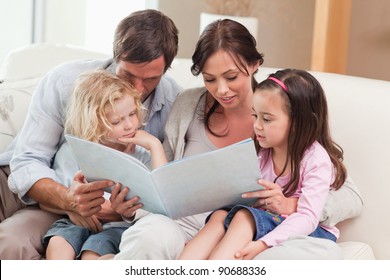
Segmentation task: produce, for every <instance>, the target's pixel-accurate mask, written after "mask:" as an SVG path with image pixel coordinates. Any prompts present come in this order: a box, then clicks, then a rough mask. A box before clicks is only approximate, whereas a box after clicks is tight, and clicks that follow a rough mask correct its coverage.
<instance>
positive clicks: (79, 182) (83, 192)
mask: <svg viewBox="0 0 390 280" xmlns="http://www.w3.org/2000/svg"><path fill="white" fill-rule="evenodd" d="M112 185H114V183H113V182H112V181H110V180H102V181H96V182H92V183H88V182H87V181H86V179H85V177H84V175H83V174H82V172H81V171H78V172H77V173H76V174H75V176H74V178H73V181H72V184H71V185H70V187H69V188H68V190H67V192H66V199H67V200H68V201H69V202H70V206H71V209H70V210H71V211H73V212H76V213H78V214H79V215H80V216H82V217H91V216H92V215H95V214H96V213H98V212H99V211H100V210H101V209H102V206H101V205H102V204H103V203H104V201H105V199H104V197H103V194H104V190H103V189H104V188H107V187H110V186H112Z"/></svg>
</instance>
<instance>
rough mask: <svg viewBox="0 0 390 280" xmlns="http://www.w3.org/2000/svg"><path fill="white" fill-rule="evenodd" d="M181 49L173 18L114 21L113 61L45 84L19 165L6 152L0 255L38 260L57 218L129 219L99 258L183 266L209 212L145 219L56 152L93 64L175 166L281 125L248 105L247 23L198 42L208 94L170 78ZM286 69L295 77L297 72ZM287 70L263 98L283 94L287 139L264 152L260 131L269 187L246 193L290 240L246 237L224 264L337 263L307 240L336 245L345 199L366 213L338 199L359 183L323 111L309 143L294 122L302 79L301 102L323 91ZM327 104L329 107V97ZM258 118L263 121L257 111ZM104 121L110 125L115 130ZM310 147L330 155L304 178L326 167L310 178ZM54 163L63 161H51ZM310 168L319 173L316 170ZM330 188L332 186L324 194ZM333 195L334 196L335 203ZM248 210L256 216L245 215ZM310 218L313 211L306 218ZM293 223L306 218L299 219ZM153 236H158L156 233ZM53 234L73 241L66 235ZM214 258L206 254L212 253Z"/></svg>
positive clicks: (56, 73)
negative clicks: (136, 96) (133, 100)
mask: <svg viewBox="0 0 390 280" xmlns="http://www.w3.org/2000/svg"><path fill="white" fill-rule="evenodd" d="M140 23H142V24H140ZM177 47H178V30H177V28H176V26H175V24H174V23H173V21H172V20H171V19H170V18H168V17H167V16H165V15H163V14H162V13H161V12H159V11H155V10H145V11H138V12H135V13H133V14H130V15H129V16H128V17H126V18H125V19H123V20H122V21H121V22H120V23H119V25H118V27H117V29H116V32H115V37H114V50H113V54H114V57H113V59H109V60H91V61H75V62H71V63H67V64H63V65H61V66H59V67H56V68H55V69H53V70H52V71H50V72H49V73H48V74H47V75H46V76H45V77H44V78H43V79H42V81H40V83H39V85H38V87H37V89H36V90H35V93H34V95H33V98H32V101H31V105H30V108H29V111H28V114H27V117H26V120H25V123H24V126H23V128H22V129H21V131H20V132H19V134H18V136H17V138H16V139H15V141H14V142H13V143H12V145H11V147H10V148H11V149H13V156H12V158H10V157H9V155H10V153H6V154H2V155H0V165H1V173H0V183H1V190H0V191H1V193H0V194H1V201H2V205H3V208H2V209H1V212H0V215H1V216H0V218H1V224H0V242H1V243H2V244H4V248H3V249H2V251H1V252H0V259H39V258H41V257H42V256H43V255H45V250H44V247H43V246H42V238H43V236H44V235H45V234H46V233H47V231H48V230H49V228H50V227H51V225H52V224H53V223H54V222H55V221H57V220H59V219H60V218H63V217H64V216H65V217H66V216H67V217H69V218H70V220H71V222H72V226H74V225H77V226H80V227H84V228H87V229H89V231H87V235H88V237H89V236H90V235H99V234H100V233H101V232H102V231H101V230H102V227H101V224H102V223H106V222H118V221H124V222H126V223H127V227H128V229H126V230H125V231H124V232H123V234H122V235H121V236H119V237H115V238H107V237H105V238H104V239H103V240H104V241H105V243H106V246H105V247H104V248H103V249H102V251H95V253H96V255H97V257H99V256H102V255H107V254H109V255H112V257H113V258H114V259H177V258H178V257H179V256H180V255H181V254H182V252H183V249H184V247H185V244H186V243H187V241H188V240H191V239H192V238H193V237H194V236H196V235H197V233H198V232H199V230H201V228H203V226H204V225H205V220H206V218H207V216H208V214H209V213H202V214H199V215H195V216H191V217H185V218H181V219H178V220H172V219H170V218H168V217H166V216H162V215H157V214H152V213H146V212H145V211H143V210H142V209H141V207H142V204H140V203H139V199H140V198H138V197H133V198H131V199H130V200H125V199H124V198H125V196H126V194H127V192H128V189H126V188H124V189H123V190H122V191H120V190H119V188H117V189H116V191H115V192H113V193H112V194H111V196H110V198H109V199H105V198H104V196H103V194H104V191H103V189H104V188H106V187H109V186H112V185H113V182H111V181H110V180H104V181H96V182H86V181H85V179H84V178H83V176H82V174H81V173H76V174H74V172H73V170H72V172H70V169H67V168H68V166H67V164H68V162H69V161H67V160H66V157H64V158H61V153H58V154H57V151H58V150H59V149H60V148H61V146H62V145H63V144H64V142H65V140H64V122H65V116H66V109H67V104H68V101H69V98H70V96H71V93H72V89H73V87H74V85H75V81H76V80H77V78H78V77H79V76H80V74H82V73H84V72H86V71H92V70H96V69H105V70H106V71H107V72H110V73H113V74H116V75H117V76H118V77H119V78H121V79H123V80H125V81H127V82H130V83H131V84H132V85H133V86H134V88H135V89H136V90H137V91H138V92H139V93H140V94H141V101H142V103H143V106H145V107H146V108H147V114H146V118H145V121H146V123H145V125H144V127H143V129H144V130H145V131H146V132H148V133H150V134H151V135H154V136H155V137H157V138H158V139H159V140H160V141H161V142H162V143H163V146H164V151H165V154H166V157H167V159H168V160H169V161H172V160H176V159H180V158H182V157H186V156H190V155H195V154H199V153H203V152H207V151H211V150H215V149H218V148H221V147H225V146H228V145H230V144H233V143H236V142H239V141H241V140H244V139H246V138H249V137H251V136H252V135H253V130H254V125H256V122H257V120H258V118H259V119H260V118H261V119H262V121H263V122H264V126H265V125H269V126H273V125H275V124H274V123H276V124H277V123H278V122H277V120H276V119H277V117H279V115H276V116H274V115H273V114H270V113H269V112H268V113H267V112H264V111H263V109H261V110H255V111H256V112H254V110H253V109H252V108H255V107H256V106H254V104H253V103H252V97H253V96H254V91H255V88H256V86H257V81H256V80H255V78H254V75H255V73H256V72H257V71H258V68H259V67H260V66H261V64H262V63H263V55H262V54H261V53H259V52H258V50H257V49H256V41H255V40H254V38H253V36H251V34H250V33H249V32H248V30H247V29H246V28H245V27H244V26H242V25H241V24H239V23H237V22H235V21H231V20H222V21H217V22H214V23H212V24H210V25H209V26H207V27H206V28H205V30H204V31H203V33H202V34H201V36H200V38H199V41H198V43H197V45H196V49H195V52H194V54H193V57H192V60H193V66H192V68H191V71H192V73H193V74H194V75H199V74H202V76H203V80H204V87H202V88H194V89H189V90H186V91H184V92H182V88H181V87H180V86H179V85H178V84H177V82H176V81H174V80H173V79H171V78H169V77H168V76H167V75H165V73H166V71H167V70H168V69H169V68H170V66H171V63H172V61H173V59H174V58H175V56H176V54H177ZM286 71H287V73H288V72H289V71H291V70H286ZM280 73H283V72H280ZM280 73H274V74H273V75H271V77H270V79H269V80H267V82H266V83H267V84H268V86H269V87H270V88H271V89H267V90H265V91H267V94H268V95H272V94H274V95H276V94H278V96H279V97H280V96H283V98H282V97H280V98H279V99H278V102H282V101H283V102H282V103H280V104H279V105H280V107H279V112H280V114H281V115H282V116H284V117H285V118H287V119H285V123H284V124H285V125H287V126H288V129H286V128H285V130H283V131H284V132H283V133H282V134H283V137H282V138H281V139H282V140H280V143H279V142H277V143H276V144H275V143H272V144H268V146H267V143H265V142H262V141H264V140H263V138H267V139H268V136H267V137H264V135H262V134H261V133H256V135H257V138H256V141H258V142H259V144H260V146H261V148H263V150H267V151H268V154H267V155H266V156H265V155H264V151H263V152H262V151H261V148H260V154H259V155H260V156H261V157H260V162H261V159H263V160H265V159H264V157H265V158H266V157H267V156H268V157H269V158H267V160H272V161H270V163H271V164H270V165H269V170H268V173H267V174H269V176H267V177H266V179H267V181H262V182H261V184H262V185H263V186H265V187H266V189H265V190H260V188H259V191H255V192H252V193H247V194H245V196H246V197H252V198H256V199H257V201H256V202H255V204H254V205H253V206H254V208H253V209H260V210H259V211H260V212H261V213H262V215H263V214H266V215H269V217H270V218H271V220H278V219H280V218H283V219H285V220H284V221H283V222H282V223H280V226H279V224H277V225H275V229H274V230H270V232H269V233H266V234H267V235H268V234H269V235H270V236H271V235H272V232H273V231H276V232H278V231H282V232H283V234H281V236H282V237H281V238H276V239H275V238H274V240H273V241H272V242H271V241H265V240H270V239H267V238H265V239H264V240H262V237H263V236H260V237H258V238H259V240H258V241H256V240H253V241H255V242H253V243H252V242H250V244H255V245H253V246H252V247H251V248H250V249H247V248H246V247H245V250H244V251H245V252H244V251H242V250H238V251H235V252H233V253H229V254H228V255H221V258H224V259H225V258H232V259H234V258H238V259H245V258H255V259H284V258H291V256H294V258H297V259H302V258H305V259H324V258H325V259H342V258H343V256H342V254H341V249H340V248H339V246H338V245H337V244H336V243H335V242H334V241H331V240H328V239H326V238H318V237H313V236H310V235H311V234H312V233H313V232H314V231H315V230H316V229H317V226H318V225H320V226H319V228H320V229H321V230H324V231H326V233H332V234H331V235H333V236H334V237H335V238H331V239H333V240H335V239H337V236H338V233H337V229H336V228H335V227H334V226H335V225H336V224H337V223H338V222H340V221H341V220H343V219H345V218H350V216H348V214H349V213H350V212H349V211H348V213H345V215H344V216H343V213H342V210H343V209H345V207H342V205H340V203H341V204H342V203H343V201H351V205H350V208H353V209H357V210H356V212H359V209H361V207H362V204H361V198H360V197H359V195H358V194H359V192H358V191H357V192H354V191H352V190H351V188H350V187H349V188H347V189H344V192H343V196H344V197H343V199H344V198H345V196H346V194H347V195H348V199H345V200H343V199H339V198H337V196H338V191H337V190H336V189H337V188H339V187H340V189H343V187H344V185H346V184H348V186H352V189H353V188H356V186H355V185H354V183H353V182H352V181H351V178H349V177H348V176H347V170H345V168H344V169H343V165H342V159H343V156H342V152H341V151H342V150H340V148H339V147H338V146H336V145H335V143H334V142H333V141H332V138H331V135H330V133H329V128H328V124H327V116H326V114H324V115H316V114H314V113H311V115H312V118H313V119H314V120H315V121H316V122H319V123H322V126H323V127H322V128H319V127H317V126H315V125H313V126H311V130H312V131H313V133H314V132H317V134H316V135H317V136H315V137H312V138H309V137H306V136H307V134H306V132H302V130H303V126H302V125H300V123H299V122H297V121H296V120H300V119H299V118H298V119H296V115H299V114H301V113H303V111H304V110H299V111H295V108H296V107H295V106H297V104H296V103H295V102H292V100H294V99H291V97H289V94H291V93H294V92H295V91H296V90H297V88H298V89H299V88H300V87H301V86H302V85H301V84H300V83H303V84H304V85H305V90H306V91H307V92H308V94H309V96H308V97H307V98H308V99H309V100H310V102H308V103H307V105H306V106H308V107H315V106H317V104H312V103H311V102H314V100H316V98H318V97H317V96H311V95H310V94H313V95H316V94H319V93H318V92H315V91H312V90H311V89H312V87H311V86H312V83H313V82H315V79H314V80H313V81H310V82H308V80H307V79H309V78H307V77H306V76H305V75H306V74H305V73H306V72H304V71H302V72H300V71H297V72H294V71H292V73H299V75H298V74H296V75H298V76H297V77H295V78H294V79H292V80H291V81H290V80H288V79H289V78H288V77H289V75H284V74H283V75H282V74H280ZM308 75H309V77H311V76H310V74H308ZM304 77H306V79H305V78H304ZM310 79H311V78H310ZM310 79H309V80H310ZM319 96H321V94H320V95H319ZM271 97H272V98H275V97H274V96H271ZM271 97H270V98H271ZM311 98H313V100H311ZM321 98H323V96H322V97H321ZM321 98H320V99H321ZM267 102H268V103H270V104H273V105H274V103H275V102H276V101H275V100H273V101H272V102H271V101H269V100H268V101H267V100H263V101H262V102H260V103H261V104H267ZM316 102H319V101H316ZM321 102H322V104H326V101H324V100H322V101H321ZM324 102H325V103H324ZM271 108H273V107H271ZM297 108H299V107H297ZM304 108H306V107H304ZM325 108H326V107H325ZM321 109H324V108H321ZM313 110H314V109H313ZM292 112H294V114H292ZM321 112H322V113H323V110H321ZM325 112H326V110H325ZM260 113H261V114H263V115H266V116H263V115H261V116H259V114H260ZM254 114H255V115H256V118H254V116H253V115H254ZM309 115H310V114H309ZM106 125H108V126H115V125H116V123H110V124H106ZM255 128H256V126H255ZM306 128H307V127H306V126H305V129H306ZM279 129H280V128H279ZM280 133H281V132H280ZM103 137H104V135H103ZM270 138H272V137H271V136H270ZM291 141H294V143H298V142H305V145H303V144H302V145H301V146H302V147H301V152H300V153H298V151H296V149H294V148H295V147H296V145H297V144H294V143H293V142H291ZM117 144H120V145H121V146H122V148H123V150H126V151H127V150H131V148H132V145H130V147H128V146H127V145H126V144H125V143H124V142H121V141H118V143H117ZM262 144H263V145H262ZM313 145H315V146H316V147H317V146H318V147H319V149H320V150H321V151H322V157H323V158H326V157H327V154H328V157H329V156H330V157H329V158H328V159H327V160H326V161H325V162H327V163H323V165H320V164H319V166H317V165H315V164H318V163H317V161H316V159H317V158H315V157H314V158H312V159H311V164H309V165H307V166H306V165H303V166H305V167H307V169H305V170H304V171H305V172H309V171H313V172H319V171H321V170H327V171H325V172H324V173H322V172H321V176H314V175H313V174H314V173H313V174H306V173H304V171H303V170H301V164H300V163H301V160H302V159H303V156H305V160H306V159H307V158H306V157H309V155H311V154H310V152H308V151H311V150H312V146H313ZM281 147H283V148H282V149H281ZM271 151H272V152H271ZM278 152H282V153H281V154H280V153H278ZM54 159H55V160H56V161H57V162H58V165H55V166H53V160H54ZM243 164H245V163H243ZM268 164H269V163H268ZM8 165H9V166H8ZM325 166H326V167H325ZM332 166H339V167H337V168H335V169H334V170H337V172H336V174H334V172H333V167H332ZM56 167H58V169H56ZM309 167H310V168H312V169H313V170H309ZM67 171H68V172H67ZM61 172H63V173H61ZM123 172H126V171H125V170H124V171H123ZM227 172H231V171H227ZM59 173H61V174H65V175H66V177H67V179H68V181H71V183H70V184H65V182H64V181H61V180H60V179H59V178H61V176H59ZM302 174H305V175H307V176H303V175H302ZM317 175H318V173H317ZM290 178H291V180H290ZM335 179H336V180H335ZM270 180H271V181H270ZM306 180H307V181H306ZM268 181H270V182H268ZM280 182H282V183H280ZM325 182H327V183H325ZM317 184H319V185H320V186H318V187H321V199H320V201H319V202H318V201H316V202H315V203H314V202H313V201H315V200H313V197H314V196H315V197H318V193H316V192H317V191H319V189H318V188H316V187H317ZM325 185H326V187H327V188H325V189H324V186H325ZM129 187H130V189H131V186H129ZM290 187H291V188H290ZM325 190H326V191H325ZM345 190H350V191H345ZM328 193H332V195H329V196H328ZM317 203H318V204H317ZM313 204H316V205H315V206H314V205H313ZM326 208H332V209H340V212H339V213H338V215H337V216H336V215H335V216H327V215H324V214H322V213H324V212H327V213H329V211H326ZM44 209H46V210H44ZM314 209H315V210H314ZM248 213H250V211H247V212H244V214H248ZM303 213H305V214H307V213H311V214H310V215H309V218H307V219H304V218H302V216H304V214H303ZM306 216H307V215H306ZM248 220H249V221H250V219H247V221H248ZM294 220H298V221H299V222H297V223H294ZM210 222H211V221H210ZM252 222H253V221H252ZM282 225H289V227H288V226H286V227H283V226H282ZM225 226H226V227H227V225H225ZM225 226H224V225H222V226H221V227H222V229H221V227H220V228H218V229H217V230H219V231H220V232H221V233H220V234H219V236H218V238H217V239H218V241H219V240H220V239H222V237H221V236H222V235H224V232H225ZM286 228H287V229H286ZM204 229H207V228H206V227H204ZM217 230H216V231H217ZM284 231H285V232H284ZM83 232H85V231H83ZM156 232H158V233H159V234H158V235H156ZM252 235H253V234H252ZM267 235H266V236H267ZM26 236H29V237H30V238H26ZM53 236H54V237H60V238H62V241H63V242H67V243H70V244H72V243H71V242H70V241H69V240H67V239H66V238H67V237H66V236H65V235H61V236H59V235H57V234H55V235H53ZM327 236H328V235H327ZM52 238H53V237H52ZM230 242H231V241H230ZM67 243H65V244H67ZM157 244H158V246H157ZM81 245H82V244H81ZM235 245H236V246H237V244H235ZM244 245H245V244H242V247H243V248H244ZM240 246H241V245H240ZM73 248H74V249H75V255H80V256H81V255H82V253H83V251H81V249H79V250H80V251H76V248H75V247H74V246H73ZM80 248H81V247H80ZM88 250H91V248H89V249H88ZM93 250H97V249H93ZM99 250H100V248H99ZM247 250H249V251H248V253H247ZM210 254H211V253H210V252H209V253H208V254H206V255H205V256H202V257H201V258H209V257H210V256H211V255H210Z"/></svg>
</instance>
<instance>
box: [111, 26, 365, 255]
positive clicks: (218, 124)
mask: <svg viewBox="0 0 390 280" xmlns="http://www.w3.org/2000/svg"><path fill="white" fill-rule="evenodd" d="M192 61H193V66H192V67H191V71H192V73H193V74H194V75H199V74H202V75H203V80H204V83H205V87H204V88H194V89H189V90H187V91H185V92H183V93H182V94H180V95H179V96H178V97H177V99H176V101H175V103H174V105H173V107H172V110H171V113H170V115H169V118H168V121H167V125H166V137H165V141H164V150H165V153H166V155H167V159H168V160H169V161H171V160H176V159H180V158H182V157H185V156H190V155H194V154H198V153H203V152H207V151H211V150H215V149H218V148H222V147H225V146H227V145H230V144H233V143H236V142H238V141H240V140H243V139H246V138H249V137H251V136H252V133H253V122H254V118H253V117H252V97H253V91H254V87H255V86H256V84H257V82H256V80H255V79H254V74H255V73H256V71H257V69H258V67H259V66H260V65H261V64H262V63H263V55H262V54H261V53H259V52H258V51H257V49H256V41H255V39H254V38H253V36H252V35H251V34H250V33H249V31H248V30H247V29H246V28H245V27H244V26H243V25H241V24H239V23H238V22H235V21H232V20H227V19H225V20H218V21H215V22H213V23H211V24H210V25H208V26H207V27H206V28H205V30H204V31H203V33H202V35H201V36H200V39H199V41H198V43H197V46H196V49H195V52H194V54H193V56H192ZM263 186H264V187H266V190H263V191H256V192H252V193H247V194H246V196H247V197H256V198H258V200H257V202H256V203H255V206H256V205H258V206H260V205H262V204H265V202H266V203H267V205H271V206H272V209H273V211H274V212H276V213H285V214H289V213H292V212H294V211H295V209H296V205H297V200H296V199H295V198H286V197H285V196H284V195H283V193H282V191H281V190H280V188H279V187H277V186H276V185H275V184H272V183H270V184H267V185H263ZM350 193H351V195H355V194H354V193H353V192H350ZM342 195H345V193H343V194H342ZM356 201H357V203H360V198H358V197H357V200H356ZM330 207H334V208H336V209H338V206H337V205H332V206H330ZM355 207H361V205H357V206H355ZM207 214H208V213H204V214H199V215H195V216H191V217H185V218H182V219H179V220H176V221H172V220H170V219H169V218H167V217H163V216H160V215H149V216H148V217H145V218H143V219H141V221H140V222H137V223H136V225H135V226H133V227H130V228H129V229H128V230H127V231H126V232H125V233H124V234H123V236H122V242H121V245H120V253H119V254H118V255H116V257H115V258H117V259H143V258H146V259H175V258H177V257H178V255H179V254H180V252H181V251H182V249H183V248H184V245H185V242H186V241H187V240H190V239H191V238H192V237H193V236H194V235H195V234H196V233H197V232H198V231H199V230H200V228H201V227H202V226H203V225H204V222H205V218H206V217H207ZM338 221H339V220H338ZM331 222H332V221H331ZM149 232H152V233H149ZM155 232H158V233H159V234H158V236H156V235H155ZM148 233H149V234H148ZM161 236H163V237H164V238H161ZM140 251H142V252H141V253H140ZM256 258H259V259H260V258H265V259H279V258H280V259H292V258H294V259H301V258H302V259H320V258H326V259H335V258H342V255H341V251H340V248H338V246H337V245H336V244H335V243H334V242H331V241H329V240H320V239H316V238H312V237H307V236H299V237H297V238H294V239H291V240H288V241H286V242H284V243H282V244H281V245H280V246H275V247H272V248H270V249H267V250H265V251H264V252H263V253H261V254H260V255H258V256H257V257H256Z"/></svg>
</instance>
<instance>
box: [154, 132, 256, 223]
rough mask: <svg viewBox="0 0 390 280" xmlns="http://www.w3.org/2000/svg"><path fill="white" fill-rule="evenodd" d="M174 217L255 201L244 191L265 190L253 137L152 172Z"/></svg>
mask: <svg viewBox="0 0 390 280" xmlns="http://www.w3.org/2000/svg"><path fill="white" fill-rule="evenodd" d="M152 174H153V177H154V178H155V182H156V184H157V186H158V189H159V191H160V193H161V194H162V195H161V199H162V200H163V203H164V205H165V207H166V209H167V212H168V214H169V216H170V217H172V218H174V219H175V218H180V217H184V216H189V215H194V214H199V213H203V212H208V211H212V210H215V209H217V208H220V207H222V206H225V205H235V204H246V205H251V204H253V202H254V200H253V199H244V198H242V197H241V194H242V193H244V192H249V191H256V190H260V189H262V187H261V186H260V185H258V184H257V179H259V178H260V168H259V163H258V158H257V155H256V151H255V147H254V143H253V141H252V140H250V139H248V140H244V141H242V142H239V143H237V144H233V145H231V146H228V147H225V148H222V149H218V150H215V151H212V152H208V153H204V154H199V155H195V156H191V157H188V158H184V159H181V160H179V161H174V162H171V163H169V164H167V165H165V166H162V167H160V168H158V169H156V170H154V171H153V172H152Z"/></svg>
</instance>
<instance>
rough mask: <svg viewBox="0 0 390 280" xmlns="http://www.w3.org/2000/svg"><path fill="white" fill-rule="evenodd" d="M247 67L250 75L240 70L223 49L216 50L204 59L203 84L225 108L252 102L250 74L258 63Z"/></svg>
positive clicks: (251, 74)
mask: <svg viewBox="0 0 390 280" xmlns="http://www.w3.org/2000/svg"><path fill="white" fill-rule="evenodd" d="M247 68H248V72H249V74H250V75H247V74H246V73H243V72H241V71H240V69H239V68H238V67H237V65H236V64H235V63H234V60H233V59H232V57H231V56H230V54H229V53H227V52H225V51H224V50H219V51H217V52H216V53H214V54H213V55H211V56H210V57H209V58H208V59H207V60H206V63H205V64H204V67H203V70H202V75H203V81H204V84H205V86H206V88H207V90H208V91H209V92H210V93H211V94H212V95H213V97H214V98H215V99H216V100H217V101H218V102H219V103H220V104H221V105H222V107H224V108H225V109H227V108H235V107H236V106H239V105H240V104H242V103H243V102H252V95H253V91H252V86H251V83H252V76H253V73H254V72H255V71H256V70H257V68H258V64H256V65H253V66H247Z"/></svg>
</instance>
